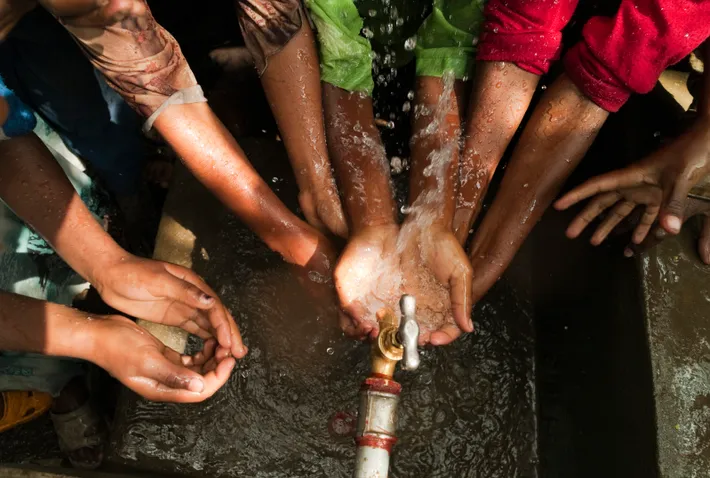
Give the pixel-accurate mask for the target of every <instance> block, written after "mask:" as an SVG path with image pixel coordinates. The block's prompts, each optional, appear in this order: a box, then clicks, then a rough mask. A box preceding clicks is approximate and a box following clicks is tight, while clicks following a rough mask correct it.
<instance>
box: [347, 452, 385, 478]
mask: <svg viewBox="0 0 710 478" xmlns="http://www.w3.org/2000/svg"><path fill="white" fill-rule="evenodd" d="M389 468H390V454H389V452H388V451H387V450H384V449H382V448H373V447H371V446H359V447H358V448H357V456H356V458H355V473H354V474H353V478H387V474H388V473H389Z"/></svg>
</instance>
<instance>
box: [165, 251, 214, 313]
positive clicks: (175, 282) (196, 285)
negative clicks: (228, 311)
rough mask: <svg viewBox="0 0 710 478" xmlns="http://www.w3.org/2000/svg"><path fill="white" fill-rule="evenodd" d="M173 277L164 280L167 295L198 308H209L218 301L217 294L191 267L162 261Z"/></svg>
mask: <svg viewBox="0 0 710 478" xmlns="http://www.w3.org/2000/svg"><path fill="white" fill-rule="evenodd" d="M161 264H162V265H163V267H164V268H165V270H166V271H167V272H168V273H170V275H171V276H172V278H167V279H166V280H165V281H164V287H165V295H166V296H168V297H171V298H174V299H176V300H179V301H180V302H182V303H183V304H186V305H189V306H190V307H195V308H197V309H209V308H211V307H213V306H214V305H215V303H216V302H217V299H216V294H215V293H214V292H213V291H212V289H210V287H209V286H208V285H207V284H206V283H205V281H203V280H202V279H201V278H200V277H199V276H198V275H197V274H195V273H194V272H192V271H191V270H190V269H187V268H185V267H180V266H177V265H175V264H170V263H167V262H162V263H161Z"/></svg>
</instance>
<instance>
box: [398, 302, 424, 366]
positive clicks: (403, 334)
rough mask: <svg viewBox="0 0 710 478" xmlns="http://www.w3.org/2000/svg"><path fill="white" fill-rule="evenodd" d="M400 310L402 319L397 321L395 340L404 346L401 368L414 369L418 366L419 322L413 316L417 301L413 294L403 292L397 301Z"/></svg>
mask: <svg viewBox="0 0 710 478" xmlns="http://www.w3.org/2000/svg"><path fill="white" fill-rule="evenodd" d="M399 307H400V309H401V310H402V320H401V321H400V323H399V331H398V332H397V340H399V343H400V344H402V347H403V348H404V355H403V357H402V369H403V370H410V371H411V370H416V369H417V367H419V350H418V349H417V347H418V345H419V324H417V319H416V318H415V313H416V310H417V301H416V300H415V299H414V297H413V296H411V295H408V294H405V295H403V296H402V298H401V299H400V301H399Z"/></svg>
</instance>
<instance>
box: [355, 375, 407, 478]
mask: <svg viewBox="0 0 710 478" xmlns="http://www.w3.org/2000/svg"><path fill="white" fill-rule="evenodd" d="M401 390H402V386H401V385H400V384H398V383H397V382H395V381H394V380H388V379H386V378H374V377H369V378H368V379H366V380H365V382H364V383H363V384H362V387H361V388H360V413H359V415H358V424H357V435H356V438H355V442H356V443H357V455H356V458H355V473H354V475H353V476H354V477H355V478H386V477H387V474H388V470H389V462H390V453H391V452H392V447H393V446H394V444H395V443H396V442H397V437H396V436H395V432H396V431H397V404H398V403H399V393H400V392H401Z"/></svg>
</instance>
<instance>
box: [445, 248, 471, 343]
mask: <svg viewBox="0 0 710 478" xmlns="http://www.w3.org/2000/svg"><path fill="white" fill-rule="evenodd" d="M463 260H464V261H465V263H464V264H462V265H460V266H459V267H458V268H457V270H456V271H455V272H454V274H453V275H452V276H451V278H450V279H449V291H450V295H451V311H452V313H453V315H454V321H455V322H456V324H457V325H458V326H459V328H460V329H461V330H462V331H464V332H473V321H472V320H471V310H472V309H473V302H471V282H473V269H472V268H471V264H470V263H469V262H468V258H467V257H466V256H465V254H464V255H463Z"/></svg>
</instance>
